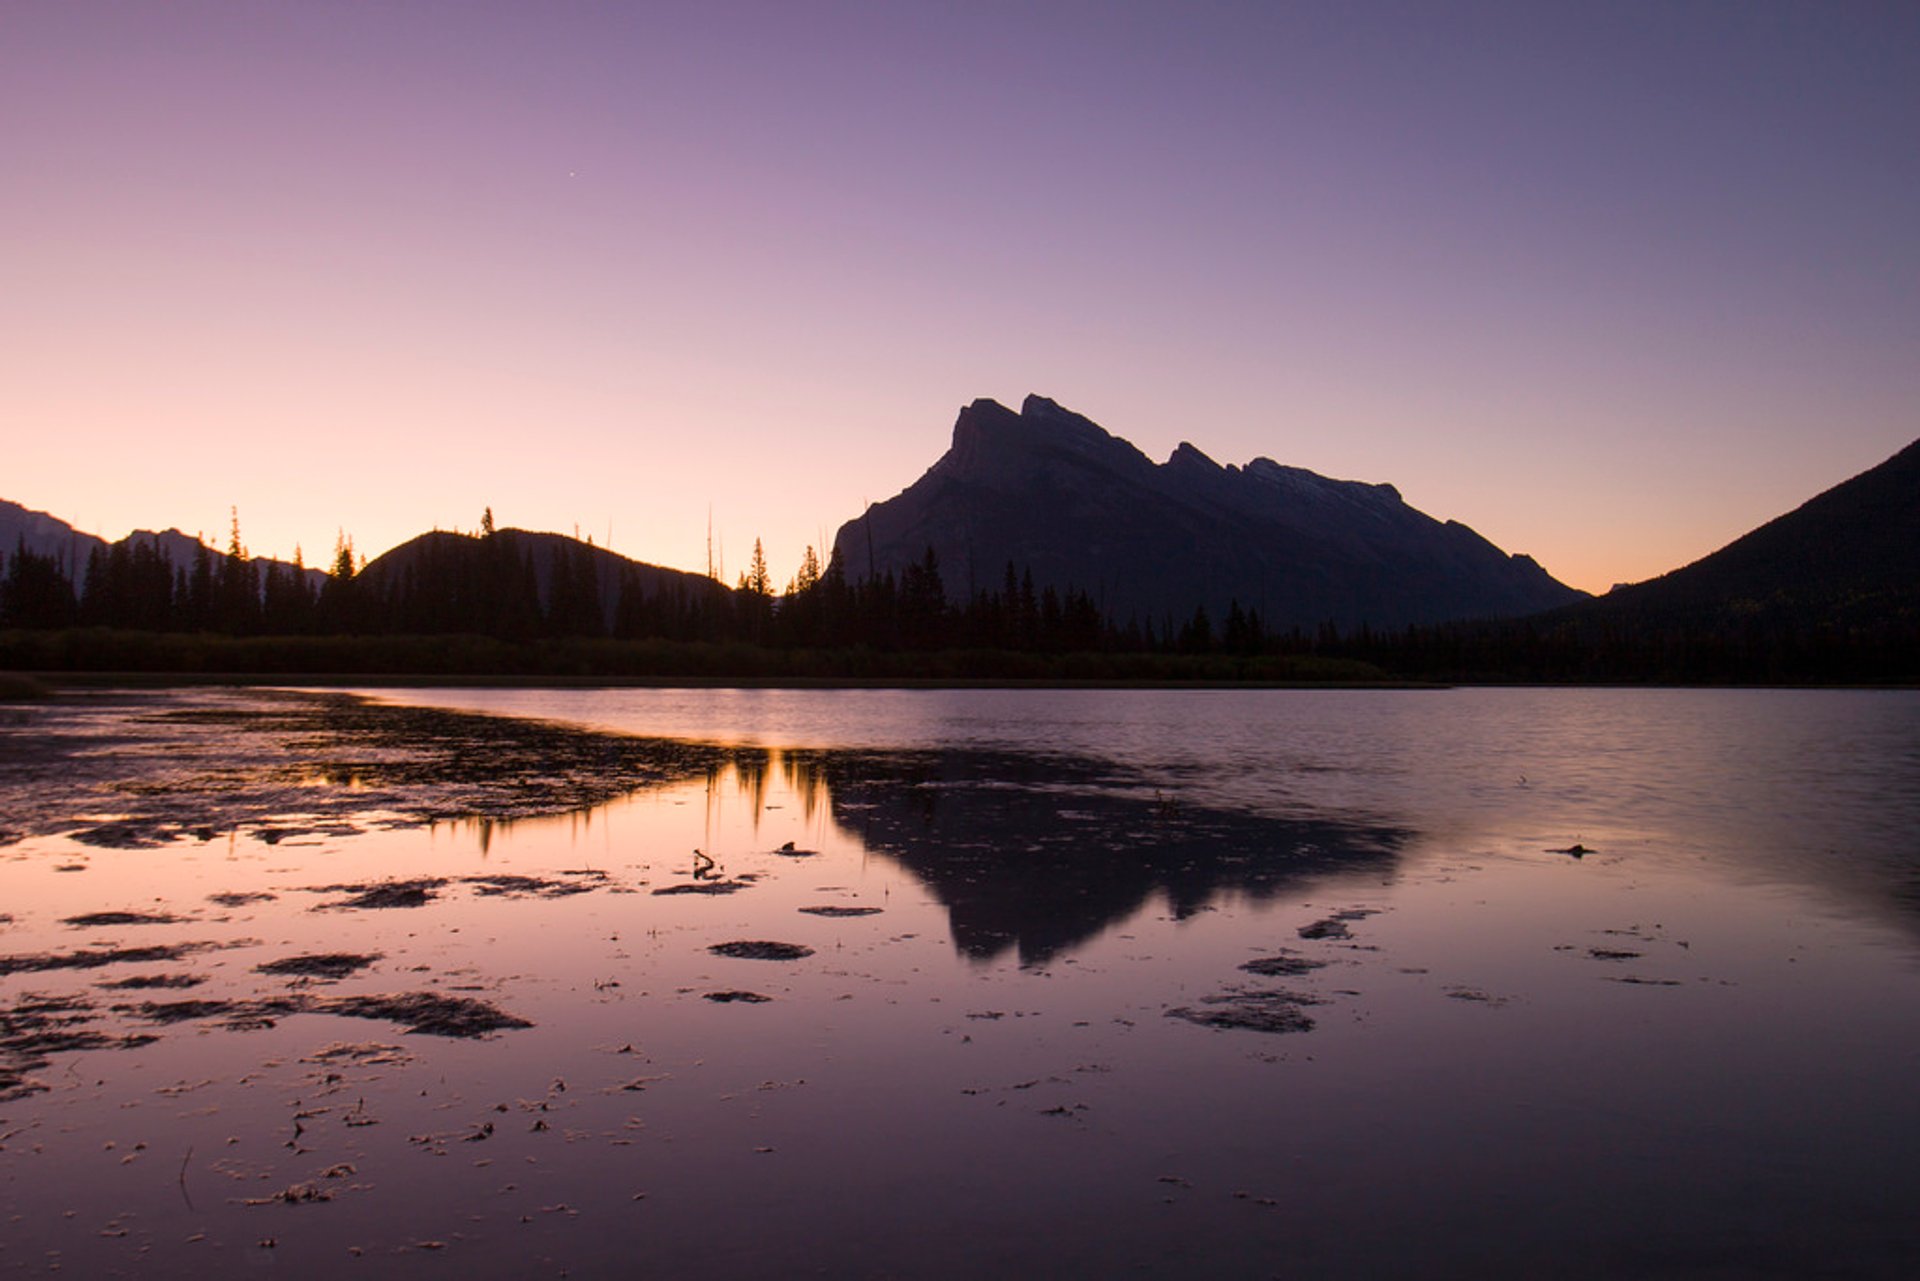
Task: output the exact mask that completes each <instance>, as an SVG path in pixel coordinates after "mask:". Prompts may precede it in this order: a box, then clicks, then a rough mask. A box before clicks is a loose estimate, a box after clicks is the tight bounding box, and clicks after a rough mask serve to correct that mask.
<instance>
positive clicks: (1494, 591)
mask: <svg viewBox="0 0 1920 1281" xmlns="http://www.w3.org/2000/svg"><path fill="white" fill-rule="evenodd" d="M929 547H931V548H933V549H934V551H935V553H936V554H937V556H938V560H939V564H940V565H941V566H943V567H944V568H945V569H946V570H947V577H946V586H947V588H948V591H949V592H950V594H952V595H954V596H956V597H958V598H961V599H964V598H966V597H967V596H969V595H970V594H971V593H972V592H973V591H975V590H976V589H977V588H978V587H979V586H980V585H981V584H982V583H984V582H986V581H989V580H994V581H997V580H998V578H999V576H1000V575H1001V574H1002V573H1003V572H1004V571H1005V568H1006V566H1007V565H1008V564H1009V563H1012V564H1014V565H1015V566H1017V567H1021V568H1022V569H1023V570H1031V572H1032V574H1033V579H1034V582H1035V583H1036V584H1038V585H1040V586H1042V587H1045V586H1052V587H1056V588H1062V589H1064V588H1079V589H1081V590H1084V591H1086V592H1088V593H1089V594H1091V595H1092V596H1093V597H1094V599H1095V601H1096V604H1097V606H1098V607H1099V608H1100V609H1102V610H1103V611H1105V612H1107V613H1108V614H1109V615H1110V616H1112V617H1113V618H1115V619H1116V620H1122V619H1125V618H1127V617H1129V616H1131V617H1134V618H1136V619H1138V620H1142V621H1144V622H1146V623H1148V624H1158V623H1159V622H1162V621H1164V620H1165V619H1167V618H1169V617H1174V618H1180V619H1186V618H1191V617H1192V615H1193V611H1194V609H1195V607H1196V606H1202V605H1204V606H1205V608H1206V609H1207V611H1208V613H1209V614H1210V615H1212V616H1213V617H1214V618H1216V619H1219V618H1224V617H1226V615H1227V613H1228V611H1229V609H1230V606H1231V605H1232V604H1233V603H1234V602H1236V601H1237V602H1238V603H1239V604H1240V605H1241V607H1242V608H1249V607H1251V608H1255V609H1257V610H1259V611H1260V614H1261V616H1262V618H1263V619H1266V620H1267V621H1268V622H1269V623H1270V624H1273V625H1285V626H1296V625H1297V626H1301V627H1314V626H1317V625H1319V624H1320V623H1322V622H1325V621H1329V620H1331V621H1334V622H1337V623H1340V624H1341V625H1343V626H1347V625H1353V624H1357V623H1360V622H1370V623H1372V624H1373V625H1375V626H1395V625H1401V624H1404V623H1408V622H1430V621H1437V620H1440V619H1445V618H1461V617H1478V616H1497V615H1503V614H1519V613H1529V612H1532V611H1534V610H1538V609H1544V608H1547V607H1550V606H1553V605H1558V604H1562V603H1564V602H1566V601H1568V600H1571V599H1573V598H1575V597H1576V596H1577V595H1578V593H1576V592H1574V591H1573V590H1572V589H1570V588H1568V587H1565V586H1563V585H1562V584H1560V583H1557V582H1555V581H1554V580H1553V579H1552V578H1551V577H1549V576H1548V575H1547V574H1546V573H1545V572H1544V571H1542V570H1540V569H1539V568H1538V567H1536V566H1534V565H1533V564H1532V562H1530V561H1524V560H1522V561H1515V560H1511V559H1510V558H1509V557H1507V556H1506V554H1505V553H1503V552H1501V551H1500V550H1499V549H1498V548H1495V547H1494V546H1493V545H1492V544H1490V543H1486V542H1485V541H1484V540H1483V539H1480V538H1479V536H1478V535H1475V534H1473V533H1472V532H1471V531H1469V530H1465V529H1464V527H1448V526H1446V525H1443V524H1442V523H1441V522H1439V521H1437V520H1434V519H1433V518H1432V517H1430V516H1427V515H1424V514H1423V513H1421V512H1418V511H1416V510H1414V509H1413V508H1411V507H1408V506H1406V505H1405V504H1404V503H1403V502H1402V501H1400V497H1399V494H1398V493H1397V492H1396V491H1395V490H1394V489H1393V488H1392V487H1391V486H1387V485H1368V484H1361V483H1358V482H1354V481H1342V480H1330V479H1328V478H1326V477H1324V476H1319V475H1317V474H1315V473H1313V472H1310V471H1306V470H1304V469H1302V468H1294V467H1283V466H1281V465H1280V464H1278V463H1275V462H1273V461H1271V460H1270V459H1264V458H1261V459H1255V460H1254V461H1253V462H1252V463H1250V464H1248V466H1247V467H1246V469H1244V470H1243V469H1241V468H1238V467H1223V466H1221V465H1220V464H1219V463H1217V462H1215V461H1214V460H1213V459H1211V458H1209V457H1208V456H1207V455H1206V454H1204V453H1202V452H1201V451H1200V449H1199V448H1198V447H1197V446H1195V445H1194V444H1192V443H1191V442H1188V441H1182V442H1181V444H1180V447H1179V448H1178V449H1176V450H1174V452H1173V454H1172V456H1171V457H1170V458H1168V460H1167V461H1166V462H1165V463H1158V464H1157V463H1155V462H1154V461H1153V460H1152V459H1150V458H1148V457H1147V456H1146V455H1145V454H1143V453H1141V452H1140V451H1139V450H1138V449H1136V448H1135V447H1134V446H1133V445H1132V444H1130V443H1128V442H1127V441H1126V440H1124V439H1122V438H1120V437H1118V436H1114V435H1112V434H1110V433H1109V432H1107V431H1106V430H1105V429H1104V428H1102V427H1101V426H1099V424H1097V423H1095V422H1093V421H1091V420H1090V419H1088V418H1086V417H1084V416H1082V415H1080V414H1077V413H1075V412H1073V411H1072V410H1070V409H1067V408H1066V407H1064V406H1063V405H1061V404H1060V403H1059V402H1057V401H1055V400H1052V399H1050V398H1048V397H1046V396H1041V395H1029V396H1028V397H1026V398H1025V399H1024V400H1023V401H1021V403H1020V412H1019V413H1017V414H1016V413H1014V412H1013V411H1012V410H1010V409H1008V408H1007V407H1006V406H1004V405H1002V404H1000V403H999V402H998V401H994V400H985V399H982V400H976V401H974V402H972V403H971V404H969V405H967V406H966V408H964V409H962V410H961V411H960V414H959V417H958V418H957V419H956V421H955V422H954V425H953V445H952V447H951V448H950V449H948V451H947V452H946V454H945V455H943V456H942V457H941V458H940V459H939V460H938V461H937V462H935V463H934V465H933V466H932V467H931V468H929V469H928V470H927V472H926V474H925V475H923V476H922V477H921V478H920V479H919V480H917V481H915V482H914V483H913V484H912V485H910V486H909V487H908V488H907V489H906V490H904V491H903V492H901V493H900V494H898V495H896V496H895V497H893V498H891V499H888V500H887V501H886V502H883V503H876V504H874V505H873V506H872V507H870V508H869V509H868V510H867V512H866V514H865V515H863V516H861V517H860V518H859V519H857V520H856V521H852V522H849V523H848V524H847V525H845V526H843V527H842V528H841V530H840V531H839V535H838V536H837V537H836V538H835V540H834V553H833V554H834V558H835V559H836V560H837V561H838V562H839V563H840V564H842V565H843V566H844V567H845V569H846V572H847V573H848V574H850V575H854V576H858V575H861V574H868V573H885V572H889V571H893V572H901V571H903V570H904V568H905V567H906V566H908V565H913V564H918V563H920V561H921V559H922V557H923V556H924V555H925V553H926V551H927V549H928V548H929Z"/></svg>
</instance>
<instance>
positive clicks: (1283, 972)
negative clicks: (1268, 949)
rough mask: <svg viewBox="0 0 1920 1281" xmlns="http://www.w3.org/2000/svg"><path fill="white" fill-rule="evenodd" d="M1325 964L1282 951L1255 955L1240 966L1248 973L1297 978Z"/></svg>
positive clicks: (1270, 976)
mask: <svg viewBox="0 0 1920 1281" xmlns="http://www.w3.org/2000/svg"><path fill="white" fill-rule="evenodd" d="M1325 965H1326V962H1325V961H1310V960H1308V959H1307V958H1306V957H1304V956H1293V955H1290V954H1286V953H1283V954H1281V955H1279V956H1262V957H1257V958H1255V959H1254V960H1251V961H1248V962H1247V963H1246V964H1244V965H1242V966H1241V967H1240V968H1241V969H1243V970H1245V971H1246V972H1247V973H1249V974H1259V975H1262V976H1263V977H1266V978H1298V977H1299V976H1300V975H1302V974H1309V973H1311V972H1313V971H1314V970H1317V969H1320V968H1322V967H1323V966H1325Z"/></svg>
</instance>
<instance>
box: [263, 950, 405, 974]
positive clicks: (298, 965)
mask: <svg viewBox="0 0 1920 1281" xmlns="http://www.w3.org/2000/svg"><path fill="white" fill-rule="evenodd" d="M380 957H381V953H379V952H371V953H366V954H362V953H359V952H319V953H315V954H313V955H309V956H287V957H282V958H281V959H280V960H277V961H268V962H266V963H264V964H262V965H256V966H254V967H253V968H254V969H255V970H256V971H257V972H259V973H261V974H281V975H291V976H296V977H300V978H316V979H343V978H346V977H347V976H348V975H349V974H357V973H359V972H360V971H361V970H364V969H366V968H367V967H368V966H369V965H372V964H373V963H374V962H375V961H377V960H379V959H380Z"/></svg>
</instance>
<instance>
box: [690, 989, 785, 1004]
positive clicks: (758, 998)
mask: <svg viewBox="0 0 1920 1281" xmlns="http://www.w3.org/2000/svg"><path fill="white" fill-rule="evenodd" d="M706 999H707V1000H709V1001H712V1002H714V1003H715V1004H717V1005H733V1004H736V1003H745V1004H747V1005H764V1004H766V1003H767V1002H768V1001H771V1000H772V999H773V998H772V997H770V996H762V995H761V994H760V993H758V992H741V991H732V990H730V991H725V992H708V993H707V994H706Z"/></svg>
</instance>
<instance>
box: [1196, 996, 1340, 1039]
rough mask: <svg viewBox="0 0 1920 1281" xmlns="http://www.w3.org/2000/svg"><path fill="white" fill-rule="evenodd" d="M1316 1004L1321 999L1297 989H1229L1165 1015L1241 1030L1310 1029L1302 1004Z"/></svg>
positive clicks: (1309, 1016)
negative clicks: (1284, 990)
mask: <svg viewBox="0 0 1920 1281" xmlns="http://www.w3.org/2000/svg"><path fill="white" fill-rule="evenodd" d="M1319 1004H1321V1001H1320V998H1318V997H1314V996H1307V995H1304V994H1302V993H1299V992H1282V991H1229V992H1222V993H1220V994H1219V995H1217V996H1208V997H1203V998H1202V999H1201V1002H1200V1004H1199V1005H1197V1006H1196V1005H1182V1006H1177V1007H1175V1008H1173V1009H1170V1010H1168V1011H1167V1017H1168V1018H1170V1019H1185V1020H1186V1021H1187V1022H1189V1023H1197V1024H1199V1025H1200V1026H1201V1027H1211V1028H1224V1029H1232V1030H1236V1031H1244V1032H1269V1033H1284V1032H1310V1031H1312V1030H1313V1017H1312V1016H1311V1015H1309V1014H1308V1013H1307V1012H1306V1010H1305V1009H1303V1008H1302V1007H1303V1006H1308V1005H1319Z"/></svg>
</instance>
